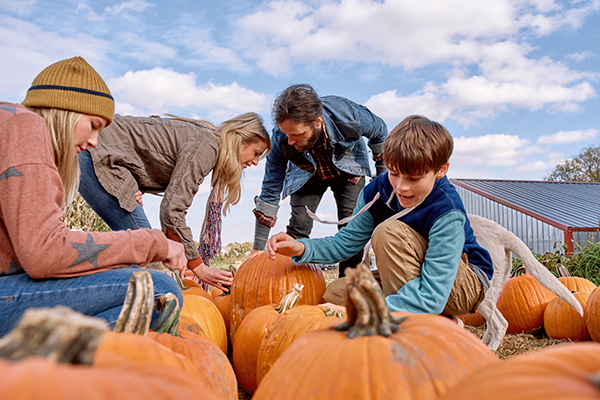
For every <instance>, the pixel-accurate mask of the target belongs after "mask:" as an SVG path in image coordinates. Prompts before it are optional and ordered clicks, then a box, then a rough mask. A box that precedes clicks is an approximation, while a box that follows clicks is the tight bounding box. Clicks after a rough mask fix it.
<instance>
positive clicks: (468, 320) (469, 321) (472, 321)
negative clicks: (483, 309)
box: [457, 311, 485, 327]
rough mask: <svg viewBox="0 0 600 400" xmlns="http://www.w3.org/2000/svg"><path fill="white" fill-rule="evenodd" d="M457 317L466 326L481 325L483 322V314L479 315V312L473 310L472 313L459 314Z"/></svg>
mask: <svg viewBox="0 0 600 400" xmlns="http://www.w3.org/2000/svg"><path fill="white" fill-rule="evenodd" d="M457 318H459V319H460V320H461V321H462V322H463V324H465V325H468V326H474V327H479V326H482V325H483V324H485V318H484V317H483V315H481V313H480V312H479V311H477V312H474V313H469V314H464V315H459V316H458V317H457Z"/></svg>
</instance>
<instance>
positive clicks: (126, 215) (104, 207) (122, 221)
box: [78, 150, 152, 231]
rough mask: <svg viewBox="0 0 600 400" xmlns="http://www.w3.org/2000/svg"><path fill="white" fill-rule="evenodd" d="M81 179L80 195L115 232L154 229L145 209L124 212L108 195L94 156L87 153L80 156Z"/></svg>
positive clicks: (84, 152)
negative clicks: (96, 168) (101, 181)
mask: <svg viewBox="0 0 600 400" xmlns="http://www.w3.org/2000/svg"><path fill="white" fill-rule="evenodd" d="M78 159H79V169H80V170H81V178H80V179H79V193H80V194H81V197H83V198H84V200H85V201H86V202H87V203H88V204H89V205H90V207H92V209H93V210H94V211H95V212H96V214H98V215H99V216H100V218H102V219H103V220H104V222H106V224H107V225H108V226H110V229H112V230H113V231H125V230H127V229H131V230H134V229H139V228H152V226H150V222H149V221H148V218H147V217H146V213H145V212H144V208H143V207H142V206H141V205H140V204H138V205H137V207H136V208H135V210H133V212H129V211H127V210H123V209H122V208H121V206H119V200H117V198H116V197H114V196H113V195H111V194H110V193H108V192H107V191H106V190H105V189H104V187H103V186H102V185H101V184H100V181H98V177H97V176H96V171H95V170H94V163H93V161H92V156H91V155H90V153H89V152H88V151H87V150H86V151H82V152H80V153H79V155H78Z"/></svg>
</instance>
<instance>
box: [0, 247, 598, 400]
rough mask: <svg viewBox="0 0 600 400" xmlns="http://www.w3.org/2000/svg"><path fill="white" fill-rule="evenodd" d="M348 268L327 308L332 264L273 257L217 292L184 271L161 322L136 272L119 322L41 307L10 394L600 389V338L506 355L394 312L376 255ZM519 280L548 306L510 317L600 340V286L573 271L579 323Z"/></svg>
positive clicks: (319, 394) (321, 395)
mask: <svg viewBox="0 0 600 400" xmlns="http://www.w3.org/2000/svg"><path fill="white" fill-rule="evenodd" d="M346 275H347V278H346V281H347V287H346V291H345V297H344V305H345V307H339V306H334V305H332V304H322V302H323V300H322V296H323V293H324V291H325V282H324V278H323V274H322V273H321V269H320V267H319V266H317V265H312V264H302V265H295V264H294V263H293V262H292V261H291V259H290V258H288V257H284V256H280V255H277V256H276V258H275V260H270V259H268V258H267V257H266V254H264V253H262V254H260V255H258V256H255V257H253V258H251V259H249V260H246V262H244V263H243V264H242V265H241V267H240V268H239V270H238V271H237V272H236V273H235V275H234V279H233V284H232V287H231V294H229V293H223V292H221V291H217V290H213V292H212V293H208V292H206V291H204V290H203V289H202V288H200V287H199V285H198V284H197V282H195V281H193V280H191V279H184V280H183V284H184V285H186V286H187V287H189V289H186V290H183V291H182V292H183V299H184V300H183V304H182V305H181V307H180V304H179V301H178V299H177V297H176V296H174V295H172V294H170V293H169V294H166V295H165V296H162V297H161V298H159V299H158V300H157V301H156V308H157V310H158V311H160V312H161V315H160V318H159V320H158V321H157V322H156V324H155V325H154V328H153V329H152V330H150V321H151V318H152V312H153V307H154V289H153V287H152V279H151V277H150V275H149V274H148V273H147V272H143V271H142V272H136V273H135V274H134V276H133V277H132V279H131V280H130V282H129V287H128V291H127V295H126V299H125V302H124V305H123V308H122V310H121V314H120V316H119V319H118V321H117V323H116V325H115V328H114V329H113V330H112V331H110V330H108V328H107V325H106V323H105V322H104V321H103V320H100V319H97V318H90V317H85V316H83V315H81V314H78V313H75V312H74V311H72V310H69V309H66V308H61V307H57V308H54V309H37V310H35V309H32V310H29V311H28V312H27V313H26V314H25V315H24V317H23V318H22V320H21V321H20V323H19V325H18V326H17V327H16V328H15V329H14V330H13V331H12V332H11V333H9V334H8V335H6V336H5V337H4V338H1V339H0V398H36V399H37V398H39V399H42V400H43V399H55V398H73V397H76V398H98V399H104V398H106V399H111V400H112V399H120V398H124V397H125V396H127V398H132V397H133V398H144V399H155V398H156V399H178V400H181V399H200V398H202V399H208V400H210V399H223V400H237V399H238V398H239V397H238V385H239V386H241V388H243V389H244V391H245V392H246V393H247V394H249V395H251V396H252V399H255V400H262V399H269V400H270V399H282V400H285V399H297V398H303V399H316V400H318V399H327V400H336V399H348V398H356V399H363V398H365V399H366V398H369V399H425V400H427V399H432V400H433V399H441V400H452V399H471V398H472V399H475V396H477V398H481V396H482V394H485V396H486V397H491V398H492V399H496V398H497V399H520V398H523V399H525V398H529V399H530V398H547V399H559V398H560V399H562V398H581V399H586V398H598V396H599V395H600V389H599V387H600V386H599V383H600V363H599V362H598V361H597V360H600V344H599V343H592V342H582V343H576V344H565V345H557V346H554V347H553V348H550V349H544V350H540V351H538V352H536V353H532V354H526V355H521V356H515V357H513V358H511V359H510V360H507V361H502V362H501V361H500V360H499V359H498V357H497V356H496V355H495V354H494V352H492V351H491V350H489V349H488V348H487V346H485V345H484V344H483V342H481V341H480V340H479V339H478V338H477V337H476V336H475V335H473V334H472V333H470V332H469V331H467V330H465V329H463V328H461V327H460V326H459V325H457V324H456V323H455V322H453V321H452V320H450V319H449V318H445V317H442V316H439V315H429V314H424V315H417V314H410V313H396V312H393V313H392V312H390V311H389V309H388V308H387V305H386V303H385V298H384V295H383V293H382V290H381V287H380V286H379V284H378V283H377V281H376V280H375V279H374V277H373V275H372V273H371V272H370V271H369V269H368V268H367V267H365V266H364V265H363V264H361V265H359V266H357V267H356V268H354V269H349V270H347V272H346ZM523 276H525V275H523ZM518 278H521V279H520V280H522V281H523V282H524V283H518V282H517V284H515V283H514V282H513V283H512V284H511V285H507V287H515V288H520V289H519V290H520V292H521V294H522V295H523V296H524V299H523V300H514V301H515V302H517V301H521V302H523V303H528V302H531V303H532V304H538V303H543V302H546V304H545V306H544V307H540V306H539V305H536V306H535V307H537V308H538V311H536V314H539V313H540V311H539V308H543V309H542V311H541V314H542V316H541V319H542V322H539V319H540V316H539V315H536V316H535V317H533V314H534V313H533V312H531V311H527V312H520V311H518V308H515V307H513V305H510V306H509V308H508V309H507V310H510V311H506V312H507V314H510V313H512V314H514V315H520V319H516V321H517V322H515V323H514V324H515V326H522V327H523V328H522V329H529V330H531V329H533V328H537V329H539V327H540V326H542V327H544V328H545V329H546V331H547V332H554V331H553V329H555V330H556V333H555V334H556V335H574V333H573V332H575V331H577V332H578V334H580V335H581V337H582V339H573V340H585V334H587V335H588V336H587V337H588V338H591V339H592V340H594V341H600V289H598V288H595V287H591V286H590V285H589V284H588V283H587V282H582V281H580V279H570V280H564V282H563V283H564V284H565V285H566V286H567V287H569V288H571V286H568V285H574V286H573V289H572V290H573V291H575V292H576V297H577V298H578V299H579V300H580V302H581V304H582V306H585V307H584V308H585V310H586V311H585V315H584V318H581V317H580V316H579V315H577V317H579V320H577V318H575V316H574V315H572V314H569V313H568V311H570V307H568V306H567V305H566V304H561V303H560V302H559V301H558V299H557V298H555V297H552V298H549V299H548V298H546V297H544V296H541V295H537V294H536V295H535V296H533V295H530V296H529V297H528V296H527V292H528V291H529V292H533V291H535V290H537V289H534V288H533V286H532V285H533V283H531V281H530V280H529V279H528V278H527V277H526V276H525V277H524V278H522V277H518ZM512 279H514V278H512ZM512 279H511V280H512ZM561 281H563V280H561ZM512 296H513V299H517V296H516V295H512ZM534 298H537V299H538V300H539V301H538V302H537V303H536V302H535V301H534ZM506 316H507V319H508V318H509V315H506ZM525 317H528V318H529V319H530V322H526V320H527V318H525ZM226 321H227V322H226ZM474 323H476V322H474ZM509 323H511V321H509ZM527 323H528V324H529V325H526V324H527ZM532 327H533V328H532ZM567 328H569V329H570V331H569V332H566V330H567ZM561 329H562V331H561ZM577 329H578V330H577ZM227 354H229V355H230V356H231V359H229V358H228V357H227ZM230 360H231V361H230ZM32 381H34V382H35V384H31V382H32ZM568 390H572V391H571V392H568ZM74 393H76V395H73V394H74ZM556 393H558V395H554V394H556ZM561 396H562V397H561ZM586 396H587V397H586ZM593 396H596V397H593Z"/></svg>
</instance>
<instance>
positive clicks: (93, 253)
mask: <svg viewBox="0 0 600 400" xmlns="http://www.w3.org/2000/svg"><path fill="white" fill-rule="evenodd" d="M71 246H73V247H74V248H75V250H77V251H78V252H79V255H78V256H77V259H76V260H75V261H73V264H71V265H69V267H74V266H75V265H77V264H81V263H82V262H84V261H87V262H89V263H90V264H92V265H93V266H94V268H98V254H100V253H101V252H102V251H104V250H106V249H107V248H109V247H110V244H96V242H94V237H93V236H92V234H91V233H88V237H87V239H86V241H85V243H74V242H71Z"/></svg>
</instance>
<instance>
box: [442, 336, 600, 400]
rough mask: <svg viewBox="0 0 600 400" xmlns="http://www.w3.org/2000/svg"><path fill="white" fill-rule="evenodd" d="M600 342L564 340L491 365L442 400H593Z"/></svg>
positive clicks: (597, 391)
mask: <svg viewBox="0 0 600 400" xmlns="http://www.w3.org/2000/svg"><path fill="white" fill-rule="evenodd" d="M598 371H600V344H598V343H592V342H580V343H573V344H560V345H557V346H553V347H547V348H544V349H541V350H538V351H535V352H531V353H527V354H522V355H519V356H516V357H513V358H510V359H508V360H505V361H503V362H501V363H497V364H494V365H490V366H489V367H486V368H482V369H481V370H479V371H477V372H475V373H473V374H471V375H470V376H468V377H467V378H465V379H464V380H463V381H462V382H461V384H460V385H456V386H455V387H454V388H453V389H452V390H450V391H448V392H447V393H446V394H445V395H443V396H442V397H440V399H439V400H480V399H481V398H485V399H486V400H531V399H544V400H563V399H577V400H592V399H598V398H600V387H599V386H598V383H597V382H598Z"/></svg>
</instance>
